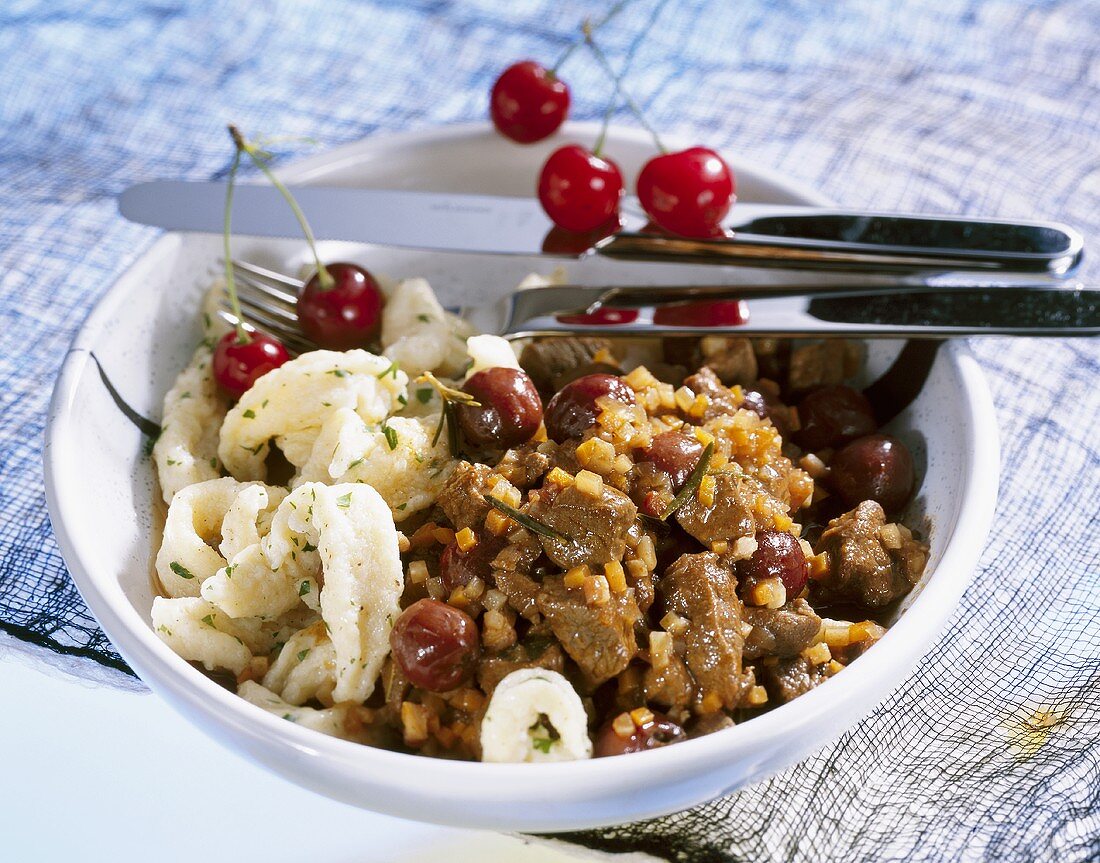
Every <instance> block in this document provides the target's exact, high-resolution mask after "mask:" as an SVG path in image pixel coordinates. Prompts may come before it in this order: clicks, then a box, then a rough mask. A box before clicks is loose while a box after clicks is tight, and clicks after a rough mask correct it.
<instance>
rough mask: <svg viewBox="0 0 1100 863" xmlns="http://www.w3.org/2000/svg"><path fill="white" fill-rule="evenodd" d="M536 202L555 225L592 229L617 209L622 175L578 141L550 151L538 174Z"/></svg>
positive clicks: (582, 229) (603, 222)
mask: <svg viewBox="0 0 1100 863" xmlns="http://www.w3.org/2000/svg"><path fill="white" fill-rule="evenodd" d="M538 193H539V203H541V204H542V208H543V209H544V210H545V211H546V215H548V216H549V217H550V218H551V220H552V221H553V222H554V224H555V225H557V226H558V227H561V228H565V229H566V230H567V231H576V232H578V233H581V232H584V231H592V230H595V229H596V228H598V227H600V225H603V224H605V223H606V222H607V221H608V220H609V219H610V218H611V217H612V216H614V215H615V214H616V213H617V212H618V211H619V200H620V199H621V198H622V196H623V175H622V173H621V172H620V171H619V166H618V165H616V164H615V163H614V162H612V161H611V160H610V159H604V158H601V157H600V156H597V155H596V154H594V153H592V152H590V151H589V150H586V149H585V148H584V147H581V146H579V145H577V144H569V145H567V146H565V147H560V148H558V149H557V150H555V151H554V152H553V153H551V154H550V158H548V159H547V160H546V164H545V165H543V166H542V173H541V174H539V185H538Z"/></svg>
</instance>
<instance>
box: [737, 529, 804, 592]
mask: <svg viewBox="0 0 1100 863" xmlns="http://www.w3.org/2000/svg"><path fill="white" fill-rule="evenodd" d="M738 572H739V573H740V574H741V576H742V577H743V579H744V580H745V581H746V582H760V581H763V580H764V579H765V578H778V579H779V580H780V581H782V582H783V587H785V588H786V589H787V597H788V598H791V599H793V598H794V597H796V596H798V594H800V593H801V592H802V588H804V587H805V586H806V579H808V578H809V577H810V564H809V563H808V562H807V560H806V555H805V554H804V553H803V551H802V544H801V543H800V542H799V541H798V539H797V538H795V537H793V536H791V534H789V533H785V532H784V531H781V530H758V531H757V532H756V551H754V552H753V554H752V557H750V558H749V559H748V560H743V561H741V562H740V564H739V565H738Z"/></svg>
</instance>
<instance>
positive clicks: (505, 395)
mask: <svg viewBox="0 0 1100 863" xmlns="http://www.w3.org/2000/svg"><path fill="white" fill-rule="evenodd" d="M462 389H463V391H464V392H467V393H469V394H470V395H472V396H473V397H474V398H475V399H476V400H477V402H478V403H479V404H480V405H481V406H480V407H471V406H470V405H461V404H460V405H456V407H455V415H456V416H457V418H458V427H459V429H461V431H462V436H463V437H464V438H465V439H466V441H467V442H468V443H469V444H470V445H471V446H475V447H493V448H497V449H505V448H507V447H510V446H516V445H517V444H521V443H524V442H525V441H528V440H530V439H531V436H532V435H533V434H534V433H535V432H536V431H538V429H539V424H540V423H541V422H542V399H541V398H539V394H538V390H536V389H535V385H534V384H533V383H532V382H531V378H529V377H528V376H527V372H525V371H523V370H522V369H508V368H503V367H499V366H497V367H494V368H490V369H482V370H481V371H480V372H477V373H476V374H474V375H471V376H470V379H469V380H468V381H466V383H465V384H464V385H463V387H462Z"/></svg>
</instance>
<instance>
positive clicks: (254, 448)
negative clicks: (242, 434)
mask: <svg viewBox="0 0 1100 863" xmlns="http://www.w3.org/2000/svg"><path fill="white" fill-rule="evenodd" d="M263 446H264V441H260V442H259V443H258V444H256V446H245V445H244V444H243V443H242V444H241V449H246V450H248V451H249V452H250V453H252V455H259V454H260V450H261V449H263Z"/></svg>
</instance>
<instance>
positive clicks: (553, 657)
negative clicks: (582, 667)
mask: <svg viewBox="0 0 1100 863" xmlns="http://www.w3.org/2000/svg"><path fill="white" fill-rule="evenodd" d="M523 668H545V669H547V670H549V671H556V672H558V674H561V673H562V672H563V671H564V670H565V654H563V653H562V652H561V648H560V647H558V645H556V644H553V643H551V644H543V645H539V646H538V648H537V649H536V648H535V646H533V645H530V644H527V643H521V644H516V645H513V646H512V647H510V648H508V649H507V650H505V651H503V652H501V653H498V654H496V655H495V656H484V657H482V660H481V662H480V664H479V665H478V668H477V685H478V686H480V687H481V689H482V691H483V692H484V693H485V694H486V695H492V694H493V690H494V689H496V687H497V684H498V683H500V681H502V680H503V679H504V678H505V677H507V676H508V675H509V674H511V673H512V672H513V671H519V670H520V669H523Z"/></svg>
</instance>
